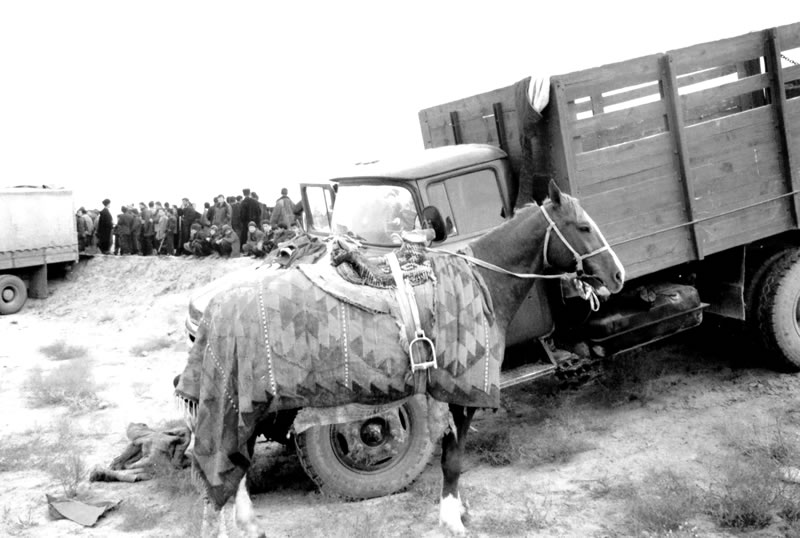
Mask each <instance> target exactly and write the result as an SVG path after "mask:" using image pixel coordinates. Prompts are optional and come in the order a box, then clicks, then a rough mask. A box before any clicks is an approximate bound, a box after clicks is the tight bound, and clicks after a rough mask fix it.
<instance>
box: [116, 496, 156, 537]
mask: <svg viewBox="0 0 800 538" xmlns="http://www.w3.org/2000/svg"><path fill="white" fill-rule="evenodd" d="M120 512H121V515H122V523H120V525H119V527H118V528H119V530H121V531H124V532H141V531H146V530H150V529H153V528H155V527H157V526H158V525H159V524H160V523H161V520H162V519H163V518H164V515H165V514H166V509H164V508H159V507H155V506H152V505H146V504H142V503H141V502H139V501H136V500H134V501H128V502H124V503H122V505H121V506H120Z"/></svg>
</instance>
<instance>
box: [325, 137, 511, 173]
mask: <svg viewBox="0 0 800 538" xmlns="http://www.w3.org/2000/svg"><path fill="white" fill-rule="evenodd" d="M505 157H506V153H505V152H504V151H503V150H501V149H500V148H498V147H496V146H490V145H488V144H459V145H455V146H441V147H438V148H432V149H426V150H420V151H418V152H414V153H410V154H406V155H403V156H402V157H391V158H387V159H382V160H377V161H371V162H368V163H359V164H356V165H354V166H352V167H351V168H349V169H347V170H345V171H343V173H341V174H339V175H337V176H335V177H333V178H331V181H333V182H348V181H356V180H363V179H369V178H372V179H376V178H380V179H384V180H396V181H408V180H418V179H425V178H428V177H431V176H436V175H439V174H442V173H446V172H451V171H453V170H458V169H460V168H466V167H468V166H473V165H476V164H481V163H485V162H490V161H495V160H497V159H503V158H505Z"/></svg>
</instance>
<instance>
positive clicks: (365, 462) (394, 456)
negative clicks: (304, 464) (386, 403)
mask: <svg viewBox="0 0 800 538" xmlns="http://www.w3.org/2000/svg"><path fill="white" fill-rule="evenodd" d="M409 428H410V423H409V421H408V412H407V411H406V409H405V408H404V407H403V406H401V407H400V408H398V409H395V410H392V411H388V412H386V413H384V414H382V415H379V416H377V417H372V418H369V419H367V420H364V421H353V422H348V423H347V424H339V425H337V426H335V427H333V428H331V447H332V448H333V452H334V454H335V455H336V458H337V459H338V460H339V461H340V462H342V464H344V465H345V466H347V467H349V468H350V469H352V470H355V471H359V472H364V473H372V472H378V471H380V470H382V469H385V468H387V467H391V466H392V465H393V464H394V463H395V462H396V461H397V460H398V459H400V458H402V456H403V455H404V454H405V453H406V452H407V451H408V448H409V446H410V444H411V436H410V435H409V433H410V432H409Z"/></svg>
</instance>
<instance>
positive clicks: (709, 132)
mask: <svg viewBox="0 0 800 538" xmlns="http://www.w3.org/2000/svg"><path fill="white" fill-rule="evenodd" d="M770 121H773V119H772V108H771V107H768V106H767V107H759V108H753V109H750V110H745V111H742V112H739V113H738V114H733V115H731V116H727V117H725V118H724V119H722V120H714V121H707V122H704V123H698V124H697V125H692V126H691V127H688V128H687V129H686V136H687V138H686V140H687V142H688V143H689V146H690V147H692V148H694V147H695V145H696V144H697V143H698V142H700V141H702V140H704V139H706V138H709V137H713V136H724V133H726V132H728V131H736V130H739V129H749V128H752V127H753V126H754V125H760V124H762V123H768V122H770ZM697 156H698V155H697V151H694V150H693V151H692V158H693V159H695V158H697Z"/></svg>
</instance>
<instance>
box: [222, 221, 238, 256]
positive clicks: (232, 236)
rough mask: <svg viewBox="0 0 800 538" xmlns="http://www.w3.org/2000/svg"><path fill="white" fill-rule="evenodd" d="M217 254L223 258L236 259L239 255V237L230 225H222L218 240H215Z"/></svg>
mask: <svg viewBox="0 0 800 538" xmlns="http://www.w3.org/2000/svg"><path fill="white" fill-rule="evenodd" d="M216 244H217V252H219V255H220V256H223V257H225V258H238V257H239V254H240V253H241V248H240V245H241V243H240V241H239V236H237V235H236V232H234V231H233V228H231V225H230V224H223V225H222V230H221V233H220V235H219V238H218V239H217V240H216Z"/></svg>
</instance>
